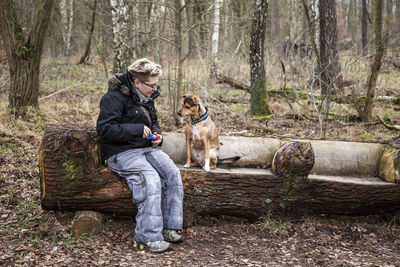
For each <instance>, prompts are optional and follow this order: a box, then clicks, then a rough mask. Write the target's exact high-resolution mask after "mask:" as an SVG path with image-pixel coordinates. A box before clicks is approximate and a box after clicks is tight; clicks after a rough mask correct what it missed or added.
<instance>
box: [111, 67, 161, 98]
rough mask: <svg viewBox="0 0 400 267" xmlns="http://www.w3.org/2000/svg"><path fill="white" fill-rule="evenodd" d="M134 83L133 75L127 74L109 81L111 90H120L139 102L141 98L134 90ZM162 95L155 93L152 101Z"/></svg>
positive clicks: (118, 75) (113, 77)
mask: <svg viewBox="0 0 400 267" xmlns="http://www.w3.org/2000/svg"><path fill="white" fill-rule="evenodd" d="M133 86H134V85H133V81H132V78H131V75H130V74H129V73H128V72H127V73H124V74H115V75H113V76H112V77H111V78H109V79H108V89H109V90H119V91H120V92H121V93H122V94H124V95H126V96H129V97H133V98H134V99H135V100H136V101H139V96H138V95H137V93H136V92H135V91H136V90H133ZM159 95H160V92H158V91H156V92H154V93H153V94H152V95H151V96H150V98H151V99H152V100H154V99H156V98H157V97H158V96H159Z"/></svg>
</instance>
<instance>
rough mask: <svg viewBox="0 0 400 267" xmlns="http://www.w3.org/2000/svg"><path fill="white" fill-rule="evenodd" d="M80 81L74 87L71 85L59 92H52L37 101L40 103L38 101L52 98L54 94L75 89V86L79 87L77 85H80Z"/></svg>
mask: <svg viewBox="0 0 400 267" xmlns="http://www.w3.org/2000/svg"><path fill="white" fill-rule="evenodd" d="M82 81H83V80H80V81H79V82H78V83H77V84H75V85H71V86H68V87H65V88H63V89H61V90H58V91H57V92H54V93H52V94H50V95H47V96H44V97H42V98H39V101H40V100H43V99H46V98H49V97H52V96H54V95H56V94H59V93H61V92H64V91H66V90H68V89H71V88H74V87H77V86H79V85H80V84H81V83H82Z"/></svg>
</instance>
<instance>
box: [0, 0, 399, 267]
mask: <svg viewBox="0 0 400 267" xmlns="http://www.w3.org/2000/svg"><path fill="white" fill-rule="evenodd" d="M10 3H11V4H10ZM0 7H1V10H2V11H1V12H2V13H1V15H0V19H1V20H0V31H1V32H0V33H1V39H0V43H1V45H0V152H1V153H0V163H1V166H0V193H1V195H0V202H1V204H2V205H1V207H0V211H1V218H0V224H1V226H2V227H1V230H0V239H1V242H2V245H1V246H0V265H1V264H4V265H8V264H10V263H11V262H17V263H19V264H21V265H22V264H23V263H27V262H28V263H29V262H31V263H32V264H34V263H36V264H43V265H46V264H48V265H51V264H54V263H56V262H65V260H66V259H68V260H69V261H70V262H74V263H77V262H81V263H89V262H92V261H94V260H97V261H98V262H97V264H107V263H108V264H111V263H113V262H112V260H111V259H110V258H109V256H110V255H114V254H115V253H116V254H115V255H114V256H121V255H119V253H122V251H123V250H124V249H125V248H129V240H130V239H131V235H132V234H133V233H132V229H131V227H130V226H128V225H130V223H131V219H130V218H122V219H121V218H113V217H110V218H109V224H108V226H107V227H108V228H107V229H106V231H105V234H103V235H102V236H100V237H83V238H80V239H72V237H71V235H70V234H69V228H68V227H69V223H70V220H71V218H70V217H71V215H70V214H68V213H56V212H54V213H53V212H44V211H42V210H41V209H40V206H39V204H40V196H39V162H38V151H39V146H40V142H41V138H42V136H43V134H44V130H45V125H46V124H85V125H90V126H95V123H96V119H97V115H98V112H99V101H100V98H101V97H102V95H104V94H105V93H106V91H107V79H108V78H109V77H110V76H111V75H113V74H114V73H121V72H124V71H125V69H126V67H127V65H129V64H130V63H132V62H133V61H134V60H135V59H137V58H141V57H148V58H150V59H152V60H154V61H156V62H158V63H160V64H161V65H162V67H163V72H164V75H163V76H162V77H161V97H160V98H159V99H158V100H157V109H158V112H159V120H160V123H161V126H162V128H163V130H164V131H183V125H184V121H183V120H181V119H179V118H178V117H177V116H176V115H175V114H176V111H177V109H178V107H179V100H180V98H179V97H180V95H183V94H197V95H199V96H200V97H201V98H202V99H203V101H204V102H205V103H206V105H207V106H208V107H209V108H210V112H211V117H212V118H213V120H214V121H215V123H216V124H217V126H219V127H220V128H221V133H222V134H225V135H246V136H275V137H277V138H282V137H284V138H305V139H329V140H346V141H362V142H380V143H391V142H398V130H399V126H396V125H397V124H399V120H400V116H399V112H398V111H399V109H400V107H399V105H400V88H399V84H400V40H399V39H400V34H399V31H400V0H384V1H379V0H378V1H372V0H368V1H367V0H342V1H332V0H329V1H328V0H327V1H317V0H302V1H301V0H283V1H278V0H270V1H266V0H256V1H243V0H224V1H222V0H192V1H190V0H159V1H142V0H138V1H128V0H120V1H115V0H110V1H108V0H88V1H86V0H82V1H77V0H42V1H35V0H19V1H2V3H1V4H0ZM377 11H380V12H377ZM379 14H380V15H381V17H379ZM5 22H7V23H5ZM10 25H11V26H10ZM379 29H380V31H379ZM377 36H378V38H377ZM377 40H378V41H377ZM379 40H380V42H379ZM379 54H381V57H380V58H379V56H377V55H379ZM378 61H379V62H378ZM327 62H328V63H327ZM374 64H379V66H378V68H377V69H376V68H375V69H374V66H375V67H376V66H377V65H374ZM374 79H375V82H376V83H374ZM371 90H372V91H371ZM219 219H221V218H219ZM231 219H232V218H231ZM222 220H223V218H222ZM332 220H333V221H332ZM359 220H360V219H359V218H357V219H354V218H351V219H348V218H345V219H337V218H334V219H331V218H325V217H324V218H306V219H304V220H303V221H301V222H296V223H294V222H287V221H280V220H277V221H276V220H272V219H265V220H264V221H261V222H260V223H259V224H256V225H248V224H243V222H242V221H241V222H240V223H239V224H237V223H232V222H225V221H224V222H215V221H214V219H210V218H205V219H204V220H203V222H204V223H203V224H202V223H201V222H200V223H199V225H198V226H197V227H194V228H191V229H189V230H188V232H187V233H186V234H187V236H188V237H189V241H188V243H187V244H186V245H184V246H183V247H180V248H178V254H179V253H182V255H181V254H179V255H180V258H179V257H178V258H179V259H180V260H181V262H180V263H184V262H185V261H186V260H188V261H192V262H195V263H197V264H199V262H200V260H201V258H203V259H204V257H206V260H207V261H209V262H210V264H211V263H213V259H212V257H211V258H210V256H209V255H210V253H209V252H210V248H207V246H206V245H205V244H202V243H196V242H198V241H197V240H198V239H199V238H196V237H199V236H202V238H203V239H201V240H207V236H208V235H210V238H211V235H212V231H216V232H217V233H219V234H220V236H222V237H226V239H224V238H222V239H220V240H219V241H220V243H215V244H214V245H213V246H215V247H214V248H218V247H219V246H220V245H221V244H222V246H223V249H222V251H225V252H226V254H225V256H224V257H220V258H219V259H218V260H219V262H225V263H227V264H228V263H230V264H234V262H230V260H231V259H232V255H233V254H232V253H234V254H235V252H230V249H229V247H228V246H230V244H235V245H234V247H235V248H236V246H240V242H245V244H249V242H250V240H252V241H251V242H253V243H254V244H257V245H259V246H261V247H262V246H263V244H264V243H265V242H268V243H270V244H271V246H272V247H274V246H275V247H276V248H277V247H279V249H280V251H281V253H278V254H274V253H273V252H264V251H260V253H264V256H263V257H262V258H261V263H262V262H264V260H265V261H266V262H271V260H276V259H278V260H281V261H282V262H281V263H282V264H290V263H303V264H308V263H314V264H323V263H327V262H329V260H330V259H331V260H332V259H333V260H334V262H335V263H337V264H338V265H339V264H340V263H343V257H340V256H343V255H347V256H348V257H349V259H348V260H349V261H350V259H352V260H354V264H355V265H358V264H362V263H364V262H371V261H373V260H372V259H374V258H376V256H377V255H381V254H380V252H378V248H380V249H383V251H385V250H387V251H388V254H387V255H386V256H384V257H381V258H377V259H375V260H376V261H375V263H376V264H378V265H381V264H391V263H393V261H394V262H396V261H397V262H399V261H398V258H396V257H395V256H393V251H392V250H395V249H396V247H398V244H397V243H396V242H394V240H395V236H396V234H397V233H398V230H399V229H398V227H397V225H396V224H395V223H394V222H392V221H390V222H387V221H385V220H381V217H373V218H371V217H368V218H364V219H362V220H361V222H360V221H359ZM232 225H233V227H236V228H237V230H235V231H237V232H236V235H237V236H238V238H239V239H241V238H244V239H245V238H246V237H245V236H246V234H245V233H248V234H249V235H250V238H249V240H247V241H243V240H239V239H237V240H231V239H230V237H227V236H226V235H225V234H226V233H225V234H224V232H226V231H227V229H230V228H231V227H232ZM128 228H129V229H130V230H129V232H128V234H129V235H130V236H128V235H127V233H124V232H123V231H121V230H118V229H125V230H126V229H128ZM310 228H311V229H313V230H311V231H309V229H310ZM265 229H266V230H265ZM221 232H222V234H221ZM113 233H115V234H113ZM332 233H336V234H332ZM335 235H337V236H339V237H338V240H339V241H341V242H343V243H346V245H340V242H339V243H336V242H333V239H334V238H333V237H332V236H335ZM349 236H350V237H351V238H349ZM353 237H354V238H353ZM190 238H192V239H190ZM308 238H311V239H313V240H314V241H313V242H315V243H314V244H317V245H318V246H321V247H320V250H321V251H324V252H325V253H326V254H327V255H330V256H332V258H329V257H322V256H318V255H316V254H314V252H313V253H310V254H308V256H307V253H304V251H301V250H298V249H296V248H294V249H293V248H291V246H295V245H294V244H296V243H297V242H300V243H302V244H304V246H306V247H307V244H308V243H307V242H306V241H305V240H306V239H308ZM275 239H276V240H279V242H278V243H277V242H274V241H273V240H275ZM331 239H332V242H330V241H329V240H331ZM327 240H328V241H327ZM251 242H250V243H251ZM282 244H287V245H282ZM194 245H197V246H199V247H203V246H204V247H203V248H204V251H203V252H201V253H200V252H198V251H197V253H194V254H193V255H197V256H193V257H192V256H190V257H188V258H185V257H184V256H183V255H184V252H185V251H190V249H192V248H191V246H194ZM213 246H211V250H212V248H213ZM249 246H250V245H249ZM353 246H354V248H359V247H363V246H364V247H365V248H368V249H366V250H365V251H363V252H360V253H359V254H360V255H358V256H356V257H353V256H354V254H357V253H356V252H355V249H347V248H348V247H353ZM112 247H116V249H115V250H114V251H113V250H112ZM295 247H296V246H295ZM375 248H376V250H375ZM335 249H337V250H339V251H336V252H334V251H335ZM88 250H89V251H94V252H93V253H92V252H90V253H89V252H88ZM96 251H97V252H96ZM207 251H208V252H207ZM233 251H238V250H233ZM255 251H257V249H255ZM282 251H286V252H282ZM287 251H291V254H290V253H289V255H288V253H287ZM332 251H333V252H332ZM57 253H58V254H57ZM88 253H89V254H88ZM334 253H336V255H335V254H334ZM77 254H78V255H81V256H82V257H81V259H80V260H78V259H77V258H76V257H75V256H74V255H77ZM211 254H212V253H211ZM88 255H90V256H89V257H86V258H85V256H88ZM127 255H128V256H127ZM127 255H122V258H123V259H125V260H126V262H129V258H130V259H135V258H136V257H139V258H140V257H142V258H140V259H141V260H142V261H143V260H150V261H151V260H153V261H154V262H153V263H155V262H156V263H160V262H161V263H164V264H166V262H167V260H165V259H162V258H154V257H153V258H152V257H150V256H144V255H142V254H141V255H138V254H136V253H135V252H134V251H130V252H129V253H128V254H127ZM190 255H192V254H190ZM240 255H242V256H240ZM240 255H239V256H238V255H236V256H235V257H238V260H239V261H240V262H241V264H245V265H246V263H249V262H253V263H254V264H255V265H256V264H257V259H255V258H253V257H252V256H251V255H252V253H250V252H247V253H246V252H243V251H242V254H240ZM352 255H353V256H352ZM49 256H51V257H49ZM307 257H308V258H307ZM393 257H394V258H393ZM344 259H346V257H344ZM168 260H171V259H168ZM380 260H381V261H380ZM349 261H344V262H346V263H349ZM101 262H103V263H101ZM217 262H218V261H217ZM174 263H177V262H176V261H172V263H171V264H174ZM278 263H279V262H277V264H278ZM113 264H116V263H113Z"/></svg>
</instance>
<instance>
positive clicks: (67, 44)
mask: <svg viewBox="0 0 400 267" xmlns="http://www.w3.org/2000/svg"><path fill="white" fill-rule="evenodd" d="M68 3H69V5H68V6H67V0H61V1H60V13H61V22H62V37H63V41H64V55H65V56H66V57H68V56H69V55H70V49H71V34H72V25H73V19H74V0H69V1H68Z"/></svg>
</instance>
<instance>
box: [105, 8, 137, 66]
mask: <svg viewBox="0 0 400 267" xmlns="http://www.w3.org/2000/svg"><path fill="white" fill-rule="evenodd" d="M110 3H111V13H112V21H113V33H114V53H115V54H114V63H113V65H114V67H113V71H114V73H124V72H125V71H126V68H127V67H128V65H129V63H130V59H131V56H132V49H131V46H130V43H131V38H130V24H129V20H130V18H129V17H130V16H129V14H130V12H129V3H128V1H127V0H110Z"/></svg>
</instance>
